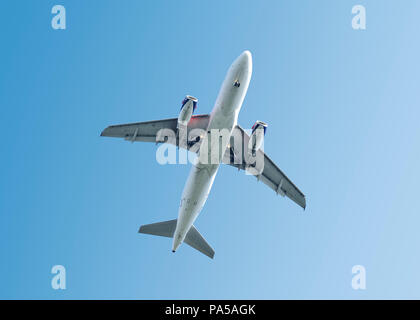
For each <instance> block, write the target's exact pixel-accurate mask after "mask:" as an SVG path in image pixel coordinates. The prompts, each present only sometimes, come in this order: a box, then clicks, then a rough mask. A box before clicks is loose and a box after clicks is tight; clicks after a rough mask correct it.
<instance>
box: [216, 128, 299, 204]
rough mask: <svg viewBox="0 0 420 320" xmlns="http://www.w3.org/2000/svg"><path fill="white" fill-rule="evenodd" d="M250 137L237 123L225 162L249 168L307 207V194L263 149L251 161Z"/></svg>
mask: <svg viewBox="0 0 420 320" xmlns="http://www.w3.org/2000/svg"><path fill="white" fill-rule="evenodd" d="M249 139H250V137H249V135H248V134H247V133H246V132H245V130H244V129H243V128H241V127H240V126H239V125H237V126H236V127H235V129H234V130H233V133H232V138H231V143H230V145H229V147H228V149H227V150H226V153H225V155H224V157H223V162H224V163H225V164H229V165H231V166H233V167H236V168H238V169H242V170H247V171H248V172H250V173H251V174H253V175H255V177H256V178H257V179H258V180H261V181H262V182H264V184H266V185H267V186H269V187H270V188H271V189H273V190H274V191H275V192H276V193H277V194H280V195H282V196H287V197H288V198H289V199H291V200H293V201H294V202H295V203H297V204H298V205H299V206H301V207H302V208H303V209H305V208H306V198H305V195H304V194H303V193H302V191H300V190H299V188H298V187H296V186H295V184H294V183H293V182H292V181H291V180H290V179H289V178H288V177H287V176H286V175H285V174H284V173H283V171H281V170H280V168H279V167H278V166H277V165H276V164H275V163H274V162H273V161H272V160H271V159H270V158H269V157H268V156H267V155H266V154H265V153H264V152H263V151H262V150H258V151H257V154H256V157H255V158H256V159H257V161H255V162H254V163H251V164H250V163H249V160H247V157H246V156H245V155H246V154H247V152H248V145H249ZM238 141H239V143H238ZM258 159H260V161H258Z"/></svg>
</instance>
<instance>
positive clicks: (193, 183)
mask: <svg viewBox="0 0 420 320" xmlns="http://www.w3.org/2000/svg"><path fill="white" fill-rule="evenodd" d="M251 74H252V56H251V53H250V52H249V51H244V52H243V53H242V54H241V55H240V56H239V57H238V58H237V59H236V60H235V61H234V62H233V64H232V65H231V66H230V68H229V70H228V72H227V74H226V77H225V79H224V81H223V84H222V87H221V89H220V91H219V95H218V97H217V99H216V102H215V105H214V108H213V110H212V112H211V113H210V114H204V115H193V113H194V111H195V109H196V108H197V102H198V99H196V98H195V97H193V96H189V95H187V96H186V97H185V99H184V100H183V101H182V104H181V111H180V113H179V116H178V118H172V119H164V120H156V121H147V122H138V123H131V124H121V125H113V126H109V127H107V128H106V129H105V130H103V131H102V133H101V136H105V137H118V138H124V139H125V140H128V141H131V142H137V141H140V142H155V143H160V142H162V143H169V144H173V145H176V146H177V147H178V148H179V147H181V148H183V149H187V150H189V151H192V152H195V153H196V154H198V155H199V157H197V159H196V162H195V163H194V164H193V166H192V168H191V170H190V173H189V176H188V179H187V181H186V183H185V187H184V190H183V193H182V197H181V203H180V206H179V211H178V218H177V219H174V220H169V221H164V222H158V223H153V224H147V225H142V226H141V227H140V229H139V233H144V234H150V235H156V236H163V237H168V238H172V239H173V240H172V252H175V251H176V250H177V249H178V247H179V246H180V245H181V244H182V243H184V242H185V243H186V244H188V245H190V246H191V247H193V248H194V249H196V250H198V251H200V252H201V253H203V254H205V255H206V256H208V257H210V258H212V259H213V257H214V253H215V251H214V250H213V248H212V247H211V246H210V245H209V244H208V243H207V241H206V240H205V239H204V238H203V236H202V235H201V234H200V233H199V232H198V230H197V229H196V228H195V227H194V222H195V220H196V219H197V217H198V215H199V213H200V212H201V210H202V208H203V206H204V204H205V202H206V200H207V197H208V195H209V192H210V190H211V187H212V185H213V182H214V179H215V177H216V174H217V171H218V169H219V166H220V163H226V164H229V165H231V166H233V167H235V168H237V169H238V170H241V169H242V170H245V171H247V172H248V171H252V170H254V171H253V172H252V173H251V175H254V176H256V177H257V179H258V180H259V181H262V182H263V183H265V184H266V185H267V186H269V187H270V188H271V189H273V190H274V191H275V192H276V193H277V194H280V195H282V196H283V197H284V196H287V197H288V198H290V199H291V200H293V201H294V202H295V203H297V204H298V205H299V206H301V207H302V208H303V209H305V208H306V198H305V195H304V194H303V193H302V192H301V191H300V190H299V189H298V188H297V187H296V186H295V185H294V184H293V182H292V181H291V180H290V179H289V178H288V177H287V176H286V175H285V174H284V173H283V172H282V171H281V170H280V169H279V168H278V167H277V166H276V165H275V163H274V162H273V161H272V160H271V159H270V158H269V157H268V156H267V155H266V154H265V153H264V151H263V150H262V148H261V144H262V141H261V140H262V139H261V133H262V137H264V135H265V132H266V129H267V124H266V123H264V122H262V121H256V122H255V124H254V126H253V129H252V132H251V135H248V133H247V132H246V131H245V130H244V129H243V128H242V127H241V126H239V125H238V115H239V111H240V110H241V107H242V103H243V101H244V98H245V95H246V93H247V90H248V86H249V82H250V80H251ZM162 130H170V131H172V132H174V135H173V136H172V137H169V135H165V137H163V138H162V136H161V132H162ZM214 130H216V132H217V130H219V132H221V130H224V132H227V136H228V139H223V137H221V139H212V137H211V136H210V132H213V131H214ZM194 132H195V133H194ZM203 132H204V134H203ZM258 132H259V134H257V133H258ZM182 136H184V138H183V137H182ZM185 136H187V138H185ZM235 139H236V140H240V141H242V142H240V143H239V144H238V143H234V142H235ZM232 140H233V141H232ZM204 142H206V143H204ZM205 148H207V150H206V149H205ZM216 149H217V150H218V151H220V150H221V151H222V152H217V153H216V155H217V157H216V161H210V163H209V161H208V157H209V156H210V157H212V156H214V152H213V151H214V150H216ZM240 149H242V150H240ZM253 156H254V157H253ZM250 157H251V158H253V159H252V161H250V160H249V159H250ZM203 159H204V160H203ZM258 159H260V160H259V161H258ZM206 160H207V161H206ZM255 172H256V173H255Z"/></svg>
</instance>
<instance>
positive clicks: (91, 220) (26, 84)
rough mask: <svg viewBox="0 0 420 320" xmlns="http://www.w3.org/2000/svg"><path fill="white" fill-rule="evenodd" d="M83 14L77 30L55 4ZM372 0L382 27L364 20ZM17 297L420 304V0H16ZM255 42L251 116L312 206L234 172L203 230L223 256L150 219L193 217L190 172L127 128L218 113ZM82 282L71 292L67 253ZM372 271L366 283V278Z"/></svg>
mask: <svg viewBox="0 0 420 320" xmlns="http://www.w3.org/2000/svg"><path fill="white" fill-rule="evenodd" d="M55 4H62V5H64V6H65V8H66V13H67V19H66V20H67V28H66V30H53V29H52V28H51V18H52V14H51V8H52V7H53V5H55ZM356 4H363V5H365V7H366V11H367V29H366V30H364V31H355V30H353V29H352V27H351V19H352V14H351V8H352V7H353V5H356ZM0 8H1V10H0V26H1V28H0V30H1V31H0V32H1V35H2V43H3V46H2V50H1V52H0V61H1V72H0V106H1V116H0V120H1V126H0V133H1V137H2V139H1V140H0V141H1V142H0V143H1V150H2V156H1V158H0V172H1V179H0V237H1V241H0V257H1V264H0V283H1V286H0V298H7V299H10V298H24V299H33V298H36V299H40V298H49V299H74V298H81V299H103V298H118V299H121V298H128V299H135V298H143V299H145V298H147V299H190V298H191V299H212V298H221V299H224V298H255V299H296V298H303V299H311V298H318V299H322V298H333V299H342V298H349V299H367V298H420V289H419V288H420V276H419V273H418V270H419V269H420V257H419V253H418V251H419V250H418V246H419V243H420V233H419V232H418V226H419V225H420V206H419V203H418V200H417V199H418V180H419V178H420V169H419V164H418V163H419V160H418V159H419V155H420V152H419V150H420V139H419V138H420V126H419V121H418V119H419V116H420V112H419V105H420V104H419V102H420V99H419V90H418V84H419V80H420V79H419V78H420V65H419V63H418V57H419V56H420V44H419V42H418V30H419V29H420V21H419V19H418V15H419V9H420V4H419V3H418V1H414V0H413V1H408V0H407V1H403V2H398V1H348V0H346V1H332V0H331V1H327V0H324V1H299V2H297V1H258V2H256V1H239V0H238V1H176V2H175V1H149V2H146V1H142V2H140V1H124V2H121V1H120V2H118V1H93V0H92V1H80V0H79V1H60V2H55V1H19V2H15V1H3V2H2V4H1V5H0ZM245 49H248V50H250V51H251V52H252V54H253V76H252V80H251V84H250V87H249V91H248V95H247V97H246V99H245V102H244V105H243V108H242V111H241V114H240V115H239V122H240V124H241V125H242V126H243V127H247V128H249V127H251V126H252V124H253V123H254V121H255V120H257V119H259V120H263V121H266V122H268V124H269V129H268V132H267V135H266V138H265V151H266V152H267V153H268V154H269V155H270V157H271V158H272V159H273V160H274V161H275V162H276V163H277V164H278V165H279V167H280V168H281V169H282V170H283V171H285V172H286V174H287V175H288V176H289V177H290V178H291V179H292V180H293V181H294V182H295V183H296V184H297V185H298V186H299V188H300V189H301V190H302V191H303V192H304V193H305V194H306V195H307V204H308V205H307V209H306V211H302V210H301V209H300V208H299V207H298V206H297V205H296V204H294V203H293V202H292V201H290V200H287V199H284V198H281V197H278V196H276V195H275V193H273V192H272V191H271V190H270V189H269V188H268V187H267V186H265V185H264V184H262V183H258V182H256V180H255V179H254V178H251V177H249V176H246V175H244V174H243V172H241V173H238V172H237V171H236V170H234V169H232V168H230V167H221V169H220V171H219V173H218V175H217V177H216V180H215V183H214V186H213V189H212V192H211V194H210V196H209V199H208V201H207V204H206V206H205V207H204V209H203V211H202V213H201V215H200V216H199V218H198V220H197V221H196V226H197V228H198V229H199V230H200V232H201V233H202V234H203V235H204V236H205V238H206V239H207V240H208V242H209V243H210V244H211V245H212V246H213V247H214V248H215V251H216V255H215V259H214V260H210V259H208V258H207V257H205V256H204V255H202V254H200V253H199V252H197V251H195V250H193V249H192V248H190V247H188V246H186V245H184V246H182V247H181V248H180V250H178V251H177V253H176V254H172V253H171V252H170V249H171V241H170V240H169V239H166V238H159V237H150V236H146V235H139V234H138V233H137V230H138V227H139V226H140V225H141V224H145V223H152V222H157V221H162V220H169V219H174V218H175V217H176V216H177V213H178V204H179V198H180V196H181V193H182V189H183V186H184V182H185V180H186V178H187V176H188V171H189V169H190V165H166V166H161V165H159V164H158V163H157V162H156V160H155V151H156V146H155V145H154V144H140V143H135V144H130V143H127V142H125V141H120V140H117V139H115V140H113V139H105V138H100V137H99V134H100V132H101V131H102V129H103V128H105V127H106V126H108V125H110V124H118V123H127V122H137V121H146V120H155V119H160V118H170V117H176V116H177V115H178V112H179V108H180V103H181V101H182V99H183V98H184V96H185V95H186V94H191V95H194V96H197V97H198V98H199V104H198V109H197V112H198V113H208V112H210V111H211V109H212V107H213V103H214V101H215V99H216V96H217V93H218V90H219V87H220V85H221V83H222V81H223V78H224V76H225V73H226V71H227V68H228V67H229V65H230V64H231V62H232V61H233V60H234V59H235V58H236V57H237V56H238V55H239V54H240V53H241V52H242V51H243V50H245ZM57 264H61V265H64V266H65V267H66V271H67V289H66V290H53V289H52V288H51V284H50V283H51V278H52V275H51V273H50V270H51V268H52V266H53V265H57ZM354 265H363V266H365V268H366V286H367V287H366V290H363V291H361V290H358V291H356V290H353V289H352V287H351V279H352V273H351V269H352V266H354Z"/></svg>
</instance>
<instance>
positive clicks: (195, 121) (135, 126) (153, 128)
mask: <svg viewBox="0 0 420 320" xmlns="http://www.w3.org/2000/svg"><path fill="white" fill-rule="evenodd" d="M209 118H210V115H208V114H203V115H197V116H192V117H191V120H190V122H189V123H188V126H187V134H188V135H191V134H192V135H191V136H190V137H189V141H192V142H193V143H190V144H189V145H188V147H189V149H190V148H191V147H193V144H194V149H197V148H198V143H197V142H199V140H200V139H199V137H196V136H194V135H193V133H192V132H191V131H192V130H193V129H202V130H206V129H207V126H208V124H209ZM177 124H178V119H177V118H173V119H164V120H155V121H146V122H137V123H128V124H118V125H114V126H109V127H107V128H106V129H105V130H104V131H102V133H101V136H102V137H114V138H124V139H125V140H128V141H131V142H135V141H141V142H156V143H159V142H167V143H171V144H174V145H176V146H181V147H182V144H181V145H180V143H179V139H178V129H177ZM162 129H166V130H168V131H169V132H172V133H173V134H174V135H173V139H170V138H169V137H167V138H168V139H167V140H163V138H164V137H162V136H159V134H158V133H159V131H160V130H162ZM166 130H164V131H161V133H162V132H167V131H166ZM196 138H198V139H196ZM196 140H197V141H196ZM195 143H197V146H196V145H195ZM191 151H194V150H191Z"/></svg>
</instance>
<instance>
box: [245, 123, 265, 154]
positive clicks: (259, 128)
mask: <svg viewBox="0 0 420 320" xmlns="http://www.w3.org/2000/svg"><path fill="white" fill-rule="evenodd" d="M267 127H268V125H267V124H266V123H265V122H262V121H260V120H257V121H255V123H254V125H253V126H252V133H251V136H250V138H249V144H248V154H249V156H253V157H255V154H256V152H257V150H258V149H259V148H261V145H262V143H263V141H264V136H265V132H266V131H267Z"/></svg>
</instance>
